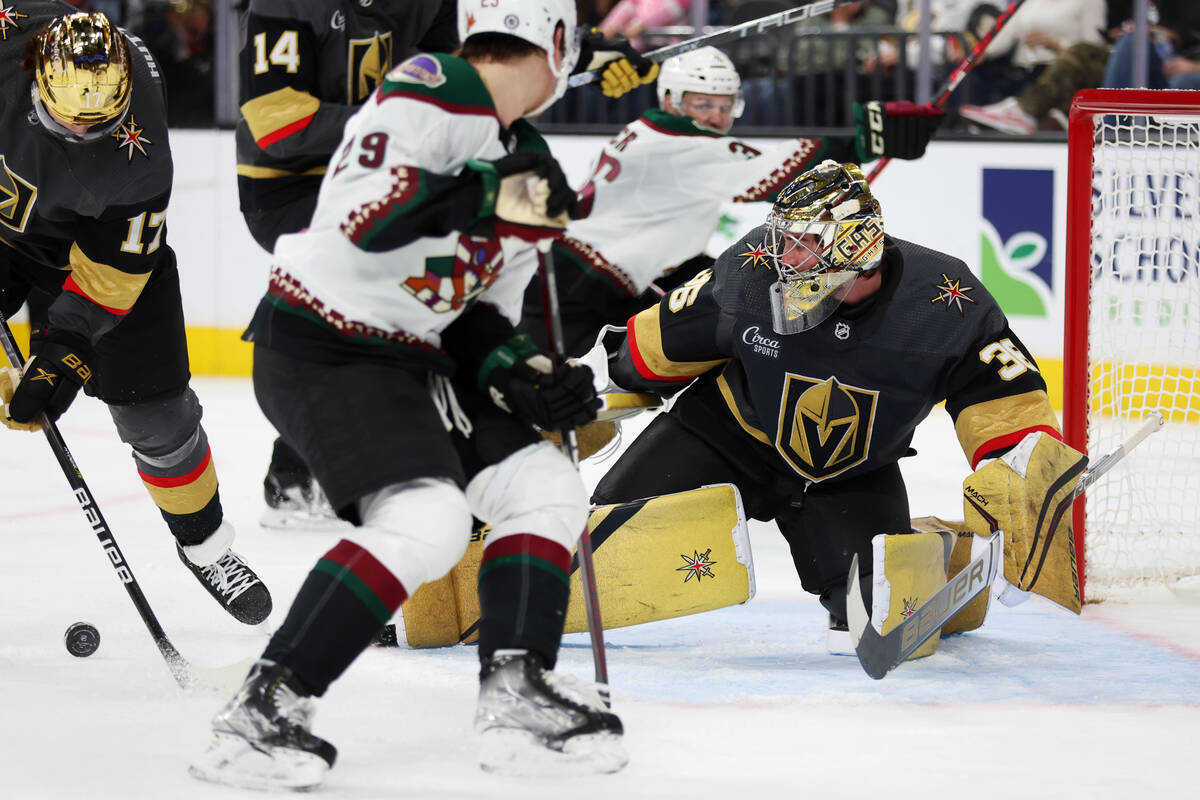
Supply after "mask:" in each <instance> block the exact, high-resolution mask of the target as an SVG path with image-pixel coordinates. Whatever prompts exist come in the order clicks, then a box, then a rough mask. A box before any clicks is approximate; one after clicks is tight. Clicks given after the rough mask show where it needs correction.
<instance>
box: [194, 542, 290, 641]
mask: <svg viewBox="0 0 1200 800" xmlns="http://www.w3.org/2000/svg"><path fill="white" fill-rule="evenodd" d="M175 549H176V550H177V551H178V553H179V560H180V561H182V562H183V564H184V566H185V567H187V568H188V569H190V570H191V571H192V574H193V575H195V576H196V579H197V580H198V581H200V584H201V585H202V586H203V587H204V588H205V589H207V590H208V593H209V594H211V595H212V596H213V598H214V599H215V600H216V601H217V602H218V603H220V604H221V606H222V607H224V609H225V610H226V611H228V612H229V613H230V614H231V615H232V616H233V618H234V619H236V620H237V621H238V622H243V623H245V624H247V625H257V624H258V623H260V622H262V621H263V620H265V619H266V618H267V617H268V616H270V614H271V607H272V606H271V593H270V592H269V591H267V587H266V584H264V583H263V582H262V581H261V580H259V578H258V576H257V575H255V574H254V570H252V569H250V567H249V566H248V565H247V564H246V562H245V561H243V560H242V557H241V556H239V555H238V554H237V553H235V552H233V551H232V550H226V551H225V553H224V555H222V556H221V557H220V558H218V559H217V560H216V561H214V562H213V563H212V564H208V565H206V566H200V565H198V564H193V563H192V562H191V561H190V560H189V559H188V557H187V555H186V554H185V553H184V552H183V548H182V547H179V546H178V545H176V547H175Z"/></svg>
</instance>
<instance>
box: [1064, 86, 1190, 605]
mask: <svg viewBox="0 0 1200 800" xmlns="http://www.w3.org/2000/svg"><path fill="white" fill-rule="evenodd" d="M1068 139H1069V145H1068V146H1069V155H1068V174H1067V250H1066V307H1065V327H1064V343H1063V362H1064V364H1063V369H1064V374H1063V431H1064V435H1065V439H1066V441H1067V443H1068V444H1070V445H1072V446H1073V447H1076V448H1078V449H1080V450H1082V451H1084V452H1087V453H1088V454H1089V455H1090V456H1091V457H1092V458H1093V459H1095V458H1096V456H1097V455H1098V454H1100V453H1103V452H1105V451H1106V450H1110V449H1112V448H1113V447H1114V446H1115V445H1116V444H1119V443H1120V441H1121V440H1122V438H1123V437H1124V436H1125V435H1127V434H1128V433H1129V431H1131V430H1132V429H1133V428H1135V427H1136V426H1137V425H1138V424H1140V422H1141V420H1142V418H1143V417H1144V415H1145V414H1146V413H1148V412H1150V411H1153V410H1159V411H1161V412H1162V414H1163V416H1164V417H1165V418H1166V419H1167V421H1168V425H1167V428H1166V429H1165V430H1163V431H1162V432H1160V433H1159V434H1158V435H1156V436H1154V437H1151V438H1150V439H1149V440H1147V441H1146V442H1145V443H1144V444H1143V445H1142V446H1141V447H1139V448H1138V449H1137V451H1136V452H1135V453H1134V454H1133V455H1132V456H1131V458H1130V459H1129V461H1128V462H1127V463H1126V464H1123V465H1122V466H1121V467H1119V468H1118V469H1116V470H1113V472H1112V473H1110V475H1109V476H1106V478H1105V479H1103V480H1102V481H1100V482H1099V483H1097V485H1096V486H1094V487H1092V488H1091V489H1089V491H1088V493H1087V495H1086V496H1085V499H1084V500H1081V501H1080V502H1077V503H1076V504H1075V508H1074V509H1073V513H1074V531H1075V545H1076V554H1077V557H1078V561H1079V570H1080V581H1081V586H1080V588H1081V590H1083V591H1085V593H1086V594H1085V597H1086V598H1087V599H1092V600H1096V599H1106V598H1111V597H1119V596H1121V594H1122V592H1124V591H1125V590H1126V588H1127V587H1140V586H1145V585H1148V584H1155V583H1164V582H1165V583H1168V584H1170V583H1172V582H1174V581H1176V580H1178V579H1180V578H1184V577H1187V576H1192V575H1200V91H1154V90H1146V89H1091V90H1085V91H1081V92H1079V93H1078V94H1077V95H1076V96H1075V99H1074V101H1073V102H1072V105H1071V113H1070V123H1069V134H1068Z"/></svg>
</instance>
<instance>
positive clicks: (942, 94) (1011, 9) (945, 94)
mask: <svg viewBox="0 0 1200 800" xmlns="http://www.w3.org/2000/svg"><path fill="white" fill-rule="evenodd" d="M1024 2H1025V0H1009V3H1008V7H1007V8H1005V9H1004V11H1003V13H1001V14H1000V16H998V17H996V21H995V22H993V23H992V27H991V29H989V30H988V32H987V33H986V34H984V37H983V38H982V39H980V40H979V41H978V42H976V43H975V46H974V47H972V48H971V52H969V53H967V56H966V58H964V59H963V60H962V61H960V62H958V66H957V67H955V68H954V71H953V72H951V73H950V77H949V78H947V79H946V82H945V83H944V84H942V88H941V90H940V91H939V92H938V94H937V97H936V98H934V100H933V102H932V103H931V104H930V105H932V106H933V107H934V108H941V107H942V106H943V105H944V104H945V102H946V100H947V98H949V97H950V95H952V94H954V90H955V89H957V88H958V85H959V84H960V83H962V82H963V78H965V77H967V73H968V72H970V71H971V70H972V69H974V68H975V62H977V61H978V60H979V57H980V56H981V55H983V51H984V50H987V47H988V45H989V44H991V43H992V39H994V38H996V34H997V33H999V32H1000V29H1001V28H1003V27H1004V26H1005V24H1006V23H1007V22H1008V21H1009V20H1010V19H1011V18H1012V15H1013V14H1015V13H1016V12H1017V9H1018V8H1020V7H1021V4H1022V3H1024ZM891 161H892V159H891V158H889V157H888V156H884V157H883V158H881V159H879V161H877V162H875V166H874V167H873V168H872V169H871V173H870V174H869V175H867V182H868V183H869V182H871V181H873V180H875V178H876V177H878V176H879V173H881V172H883V168H884V167H886V166H887V165H888V164H890V163H891Z"/></svg>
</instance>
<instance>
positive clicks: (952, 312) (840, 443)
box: [612, 228, 1060, 482]
mask: <svg viewBox="0 0 1200 800" xmlns="http://www.w3.org/2000/svg"><path fill="white" fill-rule="evenodd" d="M764 230H765V229H764V228H758V229H756V230H754V231H752V232H751V233H750V234H749V235H748V236H746V237H745V238H743V239H742V240H741V241H740V242H739V243H737V244H736V245H734V246H733V247H731V248H730V249H728V250H726V251H725V253H724V254H723V255H722V256H721V258H720V259H719V260H718V261H717V263H716V265H715V266H714V268H713V269H712V270H706V271H704V272H702V273H700V274H699V275H697V277H696V278H695V279H693V280H692V281H691V282H689V283H687V284H685V285H683V286H681V287H679V288H678V289H676V290H674V291H673V292H671V293H670V294H668V295H667V296H666V297H664V298H663V299H662V301H661V302H660V303H659V304H658V305H656V306H653V307H651V308H649V309H647V310H645V311H642V312H641V313H639V314H637V315H636V316H635V317H633V318H631V319H630V321H629V329H628V334H627V338H626V342H625V343H624V344H623V345H622V347H621V351H620V353H619V355H618V357H617V359H616V360H615V362H614V364H613V367H612V377H613V379H614V380H615V381H616V382H617V383H618V384H619V385H621V386H624V387H626V388H630V389H643V390H651V391H658V392H660V393H669V392H670V391H671V390H672V388H678V387H680V386H681V385H683V384H685V383H686V382H689V381H691V380H692V379H693V378H696V377H697V376H699V380H698V381H697V382H696V384H695V385H694V386H692V387H691V389H689V391H688V392H687V393H686V394H685V396H684V397H683V398H681V400H680V402H679V403H678V404H677V405H676V407H675V410H674V411H673V413H674V414H675V415H676V416H677V418H678V419H679V420H680V421H681V422H682V423H683V424H684V425H686V426H687V427H688V428H691V429H693V430H694V431H695V432H696V433H697V434H698V435H700V436H701V437H703V438H705V439H706V440H707V441H709V442H710V443H712V444H713V445H714V446H716V447H717V448H718V449H719V450H721V451H722V452H723V453H727V454H730V455H731V457H733V458H734V459H735V460H738V461H743V462H745V461H746V460H748V459H749V460H754V461H757V462H759V463H762V462H764V461H765V462H767V463H770V464H771V465H772V466H774V467H775V471H776V472H777V473H781V474H782V475H784V476H790V477H791V479H798V480H802V481H805V482H820V481H829V480H839V479H843V478H847V477H850V476H855V475H859V474H864V473H866V472H869V471H872V470H875V469H878V468H879V467H882V466H884V465H886V464H890V463H895V462H896V461H897V460H898V459H899V458H901V457H902V456H904V455H905V454H906V453H907V452H908V449H909V444H910V442H911V440H912V436H913V431H914V429H915V428H916V426H917V424H918V423H919V422H920V421H921V420H923V419H924V418H925V416H926V415H927V414H928V413H929V411H930V410H931V409H932V408H933V407H934V406H935V405H936V404H938V403H939V402H942V401H943V400H944V401H945V402H946V409H947V411H949V413H950V416H951V417H952V418H953V420H954V424H955V430H956V432H957V434H958V439H959V442H960V443H961V445H962V448H963V452H964V453H965V454H966V456H967V458H968V459H969V460H970V462H971V464H972V467H974V466H975V465H976V464H977V463H978V462H979V461H980V460H981V459H983V458H985V457H987V456H988V455H989V454H990V453H993V452H995V451H997V450H1001V449H1004V448H1007V447H1009V446H1011V445H1014V444H1016V443H1017V442H1018V441H1020V440H1021V438H1022V437H1023V436H1024V435H1025V434H1026V433H1029V432H1031V431H1035V430H1041V431H1046V432H1048V433H1050V434H1051V435H1053V436H1055V437H1056V438H1060V437H1059V434H1058V428H1057V421H1056V418H1055V416H1054V412H1053V410H1052V408H1051V407H1050V403H1049V400H1048V398H1047V395H1046V383H1045V381H1044V380H1043V378H1042V375H1041V374H1040V373H1039V372H1038V368H1037V365H1036V364H1035V362H1034V359H1033V358H1032V356H1030V354H1029V352H1028V350H1026V348H1025V346H1024V345H1023V344H1022V343H1021V342H1020V340H1018V338H1017V337H1016V336H1015V335H1014V334H1013V332H1012V330H1011V329H1010V328H1009V326H1008V322H1007V320H1006V319H1005V316H1004V314H1003V312H1002V311H1001V310H1000V308H999V306H998V305H997V304H996V301H995V300H994V299H993V298H992V297H991V295H989V294H988V292H987V291H986V290H985V289H984V288H983V287H982V286H981V285H980V283H979V281H978V278H977V277H976V276H975V275H973V274H972V273H971V272H970V270H968V268H967V266H966V265H965V264H964V263H963V262H962V261H960V260H958V259H955V258H952V257H950V256H948V255H946V254H944V253H939V252H936V251H934V250H930V249H928V248H925V247H922V246H920V245H916V244H912V243H910V242H905V241H901V240H898V239H891V238H888V239H887V240H886V242H887V244H886V249H885V256H884V261H883V263H882V265H881V267H880V268H881V269H883V270H884V273H883V280H882V285H881V288H880V290H879V291H878V292H877V293H876V294H875V295H874V296H873V297H871V298H870V299H868V300H867V301H865V302H863V303H861V304H859V305H858V306H856V307H852V308H851V307H846V306H843V307H841V308H839V309H838V310H837V311H836V312H835V313H834V314H833V315H831V316H830V317H829V318H828V319H827V320H825V321H824V322H823V323H821V324H820V325H818V326H817V327H815V328H813V329H811V330H808V331H805V332H803V333H798V334H792V335H789V336H780V335H779V334H776V333H775V332H774V330H773V329H772V326H771V311H770V306H769V301H768V289H769V287H770V286H771V284H772V283H774V282H775V280H776V275H775V272H774V270H773V269H772V268H771V267H770V266H769V262H768V259H767V256H766V253H765V248H764V245H763V236H764ZM772 451H773V452H772Z"/></svg>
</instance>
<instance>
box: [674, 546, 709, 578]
mask: <svg viewBox="0 0 1200 800" xmlns="http://www.w3.org/2000/svg"><path fill="white" fill-rule="evenodd" d="M711 554H712V548H711V547H710V548H708V549H707V550H705V551H704V552H703V553H701V552H700V551H699V550H693V551H692V554H691V555H690V556H685V555H684V554H683V553H680V554H679V557H680V558H682V559H683V566H682V567H676V568H675V571H676V572H682V573H684V575H683V582H684V583H687V582H688V581H690V580H691V579H692V578H695V579H696V583H700V579H701V578H714V579H715V578H716V577H717V574H716V573H715V572H713V571H712V566H713V565H714V564H716V563H717V562H715V561H709V556H710V555H711Z"/></svg>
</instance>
